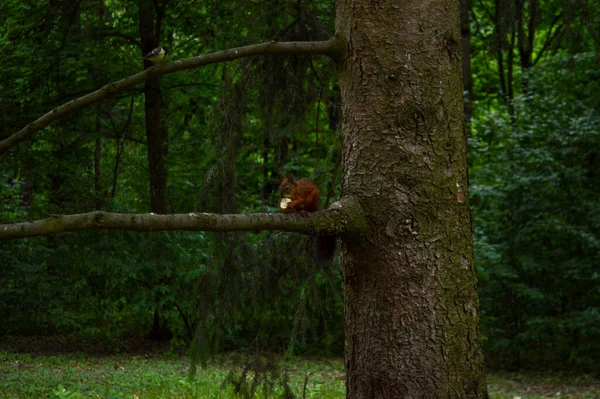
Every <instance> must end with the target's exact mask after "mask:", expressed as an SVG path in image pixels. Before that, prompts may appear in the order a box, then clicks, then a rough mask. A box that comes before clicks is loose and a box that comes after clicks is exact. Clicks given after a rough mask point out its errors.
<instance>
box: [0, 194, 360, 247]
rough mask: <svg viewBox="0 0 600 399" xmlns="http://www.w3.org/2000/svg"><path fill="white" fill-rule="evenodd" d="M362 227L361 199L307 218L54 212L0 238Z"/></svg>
mask: <svg viewBox="0 0 600 399" xmlns="http://www.w3.org/2000/svg"><path fill="white" fill-rule="evenodd" d="M363 226H366V223H364V213H363V212H362V209H361V207H360V205H359V203H358V201H356V200H353V199H346V200H343V201H340V202H338V203H336V204H334V205H333V206H332V207H331V208H330V209H327V210H324V211H319V212H314V213H311V214H310V215H309V216H308V217H301V216H300V215H298V214H284V213H254V214H237V215H218V214H214V213H187V214H175V215H157V214H154V213H149V214H123V213H110V212H100V211H96V212H89V213H81V214H76V215H53V216H51V217H49V218H46V219H42V220H36V221H34V222H24V223H15V224H4V225H0V240H13V239H18V238H25V237H35V236H45V235H51V234H55V233H60V232H63V231H79V230H131V231H140V232H151V231H221V232H225V231H258V230H280V231H290V232H296V233H304V234H312V235H337V236H345V235H351V236H357V235H361V234H362V233H361V232H360V231H359V230H362V229H364V227H363Z"/></svg>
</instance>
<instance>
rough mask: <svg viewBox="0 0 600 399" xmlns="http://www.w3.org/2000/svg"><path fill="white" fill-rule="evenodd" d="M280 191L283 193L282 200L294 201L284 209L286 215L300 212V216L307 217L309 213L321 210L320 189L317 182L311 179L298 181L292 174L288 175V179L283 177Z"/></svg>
mask: <svg viewBox="0 0 600 399" xmlns="http://www.w3.org/2000/svg"><path fill="white" fill-rule="evenodd" d="M279 191H281V198H288V199H290V200H292V202H290V203H288V206H287V208H284V209H283V212H285V213H289V212H294V211H298V212H299V213H300V215H302V216H306V215H308V212H314V211H318V210H319V209H320V208H319V199H320V198H321V197H320V194H319V189H318V188H317V185H316V184H315V182H314V181H312V180H310V179H307V178H303V179H300V180H298V181H296V180H294V176H292V175H291V174H288V175H287V177H285V176H281V184H280V185H279Z"/></svg>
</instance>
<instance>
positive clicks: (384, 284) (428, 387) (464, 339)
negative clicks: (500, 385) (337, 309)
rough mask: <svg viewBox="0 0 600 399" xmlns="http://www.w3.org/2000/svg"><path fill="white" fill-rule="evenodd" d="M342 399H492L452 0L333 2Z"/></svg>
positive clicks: (456, 17)
mask: <svg viewBox="0 0 600 399" xmlns="http://www.w3.org/2000/svg"><path fill="white" fill-rule="evenodd" d="M336 25H337V26H336V30H337V32H338V35H342V36H343V37H345V38H346V40H347V41H348V43H349V48H348V51H349V52H348V56H347V58H346V61H345V62H344V63H341V64H340V66H339V77H340V88H341V94H342V112H343V130H344V135H345V136H344V148H343V174H342V175H343V182H342V195H344V196H347V195H352V196H356V197H358V198H359V200H360V201H361V204H362V206H363V207H364V209H365V211H366V213H367V215H368V218H369V220H370V222H371V224H370V226H369V228H370V232H369V234H368V236H367V237H365V238H364V240H361V242H345V243H344V244H343V245H342V259H343V261H342V263H343V264H342V271H343V279H344V293H345V353H346V370H347V375H346V385H347V390H348V391H347V392H348V398H352V399H353V398H395V399H397V398H461V399H464V398H486V397H487V388H486V382H485V375H484V373H483V355H482V343H481V334H480V330H479V305H478V298H477V293H476V276H475V268H474V264H473V243H472V233H471V214H470V212H469V201H468V196H467V167H466V147H465V136H464V134H465V133H464V130H463V103H462V90H463V87H462V78H461V76H462V68H461V64H462V58H461V49H460V43H461V32H460V29H459V27H460V24H459V2H458V0H433V1H428V2H422V1H418V0H411V1H406V2H402V3H397V2H372V1H366V0H342V1H338V2H337V21H336Z"/></svg>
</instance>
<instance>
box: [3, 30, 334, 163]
mask: <svg viewBox="0 0 600 399" xmlns="http://www.w3.org/2000/svg"><path fill="white" fill-rule="evenodd" d="M345 48H346V47H345V45H344V44H343V42H341V40H337V39H330V40H327V41H320V42H269V43H261V44H254V45H251V46H245V47H237V48H232V49H228V50H223V51H217V52H215V53H211V54H206V55H201V56H198V57H192V58H184V59H181V60H177V61H175V62H171V63H168V64H164V65H160V66H154V67H152V68H148V69H146V70H144V71H143V72H140V73H137V74H135V75H132V76H128V77H126V78H125V79H122V80H119V81H117V82H112V83H109V84H107V85H106V86H104V87H102V88H100V89H98V90H96V91H94V92H92V93H90V94H87V95H85V96H83V97H79V98H77V99H75V100H71V101H69V102H68V103H65V104H63V105H61V106H59V107H56V108H54V109H53V110H52V111H50V112H48V113H47V114H46V115H44V116H42V117H40V118H39V119H37V120H35V121H33V122H31V123H29V124H28V125H27V126H25V127H24V128H23V129H21V130H20V131H18V132H17V133H15V134H13V135H12V136H10V137H8V138H6V139H4V140H2V141H0V155H2V154H4V153H5V152H7V151H8V150H10V149H11V148H12V147H14V146H15V145H17V144H19V143H21V142H22V141H24V140H27V139H28V138H30V137H31V136H33V134H34V133H35V132H37V131H39V130H41V129H43V128H45V127H46V126H48V125H49V124H50V123H52V122H53V121H55V120H57V119H59V118H62V117H64V116H66V115H69V114H71V113H72V112H74V111H77V110H79V109H81V108H84V107H87V106H89V105H92V104H95V103H97V102H98V101H100V100H102V99H103V98H106V97H108V96H111V95H114V94H115V93H118V92H120V91H123V90H125V89H127V88H129V87H133V86H135V85H138V84H140V83H142V82H144V81H146V80H148V79H150V78H153V77H158V76H162V75H167V74H170V73H174V72H177V71H184V70H187V69H194V68H198V67H201V66H203V65H209V64H215V63H219V62H227V61H233V60H237V59H238V58H244V57H254V56H260V55H301V54H312V55H327V56H329V57H331V58H333V59H334V60H339V59H340V58H341V57H343V54H344V52H345Z"/></svg>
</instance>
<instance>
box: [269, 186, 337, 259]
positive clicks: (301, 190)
mask: <svg viewBox="0 0 600 399" xmlns="http://www.w3.org/2000/svg"><path fill="white" fill-rule="evenodd" d="M279 191H281V199H282V204H281V205H282V206H285V202H284V201H285V200H286V199H287V201H288V202H287V207H285V208H283V209H282V211H283V212H284V213H290V212H298V213H300V215H302V216H307V215H308V213H309V212H315V211H318V210H319V209H321V208H320V207H319V199H320V197H321V196H320V193H319V189H318V188H317V185H316V184H315V182H314V181H312V180H310V179H307V178H302V179H300V180H295V179H294V176H292V175H291V174H288V175H287V177H285V176H282V177H281V184H280V185H279ZM289 201H291V202H289ZM334 252H335V236H317V238H316V240H315V258H316V261H317V262H318V263H327V262H330V261H331V259H332V258H333V253H334Z"/></svg>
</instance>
